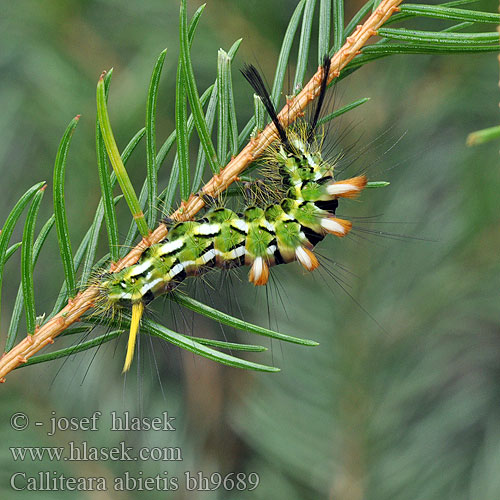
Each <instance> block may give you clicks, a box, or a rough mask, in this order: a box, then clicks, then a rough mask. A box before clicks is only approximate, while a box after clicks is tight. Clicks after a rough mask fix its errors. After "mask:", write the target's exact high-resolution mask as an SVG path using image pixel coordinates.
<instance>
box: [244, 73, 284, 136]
mask: <svg viewBox="0 0 500 500" xmlns="http://www.w3.org/2000/svg"><path fill="white" fill-rule="evenodd" d="M241 74H242V75H243V76H244V77H245V78H246V80H247V81H248V83H249V84H250V85H251V86H252V88H253V89H254V90H255V93H256V94H257V95H258V96H259V97H260V100H261V101H262V104H264V106H265V108H266V111H267V113H268V114H269V116H270V117H271V120H272V121H273V123H274V125H275V127H276V129H277V130H278V134H279V136H280V139H281V141H282V142H283V144H284V145H287V144H288V139H287V136H286V132H285V129H284V128H283V125H281V123H280V121H279V118H278V113H276V109H275V107H274V105H273V103H272V101H271V96H270V95H269V92H268V91H267V88H266V85H265V84H264V81H263V80H262V77H261V76H260V73H259V72H258V71H257V68H256V67H255V66H253V65H252V64H248V65H246V66H245V67H244V68H243V69H242V70H241Z"/></svg>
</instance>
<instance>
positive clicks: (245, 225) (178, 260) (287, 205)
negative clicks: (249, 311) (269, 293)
mask: <svg viewBox="0 0 500 500" xmlns="http://www.w3.org/2000/svg"><path fill="white" fill-rule="evenodd" d="M322 68H323V80H322V85H321V91H320V95H319V97H318V103H317V106H316V109H315V112H314V114H313V117H312V119H311V121H310V123H304V122H302V123H299V124H297V125H292V126H290V127H288V128H286V129H285V128H284V127H283V126H282V124H281V123H280V121H279V119H278V116H277V113H276V110H275V108H274V106H273V104H272V102H271V99H270V96H269V94H268V92H267V89H266V87H265V85H264V83H263V81H262V78H261V77H260V75H259V73H258V72H257V70H256V69H255V68H254V67H253V66H248V67H246V68H245V69H244V70H243V71H242V73H243V75H244V77H245V78H246V79H247V80H248V82H249V83H250V84H251V86H252V87H253V89H254V91H255V92H256V94H257V95H258V96H259V98H260V99H261V101H262V103H263V104H264V106H265V108H266V110H267V112H268V114H269V116H270V118H271V120H272V121H273V123H274V125H275V126H276V129H277V133H278V137H277V139H276V140H275V141H274V142H273V143H272V144H271V146H270V147H269V148H268V149H267V151H266V152H265V154H264V156H263V158H262V160H261V162H262V164H263V172H264V174H266V173H269V177H270V179H272V180H270V184H269V185H268V186H267V188H268V189H269V190H271V191H273V193H271V196H269V198H270V199H272V200H273V202H272V203H270V204H265V203H260V204H259V203H255V204H252V205H251V206H247V207H246V208H245V209H244V210H243V211H242V212H241V213H238V212H236V211H234V210H231V209H230V208H227V207H225V206H221V207H217V208H214V209H212V210H210V211H208V212H207V213H206V214H205V215H204V217H203V218H201V219H198V220H194V221H187V222H179V223H177V224H175V225H173V226H172V227H171V229H170V232H169V233H168V236H167V237H166V238H165V239H164V240H163V241H161V242H159V243H157V244H155V245H152V246H151V247H149V248H148V249H147V250H146V251H145V252H144V253H143V254H142V256H141V258H140V260H139V261H138V262H137V263H136V264H135V265H133V266H130V267H128V268H125V269H123V270H122V271H120V272H117V273H114V274H111V273H107V274H105V275H104V276H101V277H100V278H99V281H98V283H97V284H98V288H99V292H100V304H98V308H99V307H100V308H101V309H113V308H115V307H120V306H124V307H128V308H130V307H131V309H132V321H131V326H130V334H129V341H128V347H127V354H126V359H125V364H124V368H123V371H124V372H125V371H127V370H128V369H129V368H130V365H131V363H132V359H133V355H134V347H135V340H136V336H137V333H138V331H139V327H140V321H141V317H142V314H143V312H144V308H145V305H147V304H148V303H149V302H151V301H152V300H153V299H155V298H156V297H158V296H160V295H163V294H166V293H169V292H171V291H172V290H174V289H175V288H176V287H177V286H178V285H179V284H180V283H181V282H182V281H183V280H184V279H185V278H186V277H188V276H196V275H200V274H202V273H204V272H207V271H208V270H210V269H212V268H216V267H217V268H221V269H230V268H234V267H238V266H244V265H245V266H249V267H250V270H249V273H248V280H249V281H250V282H251V283H253V284H254V285H256V286H262V285H265V284H266V283H267V282H268V279H269V268H270V267H272V266H274V265H279V264H286V263H289V262H293V261H298V262H299V263H300V264H301V265H302V266H303V267H304V268H305V269H306V270H308V271H313V270H314V269H316V268H317V267H318V265H319V262H318V259H317V257H316V256H315V254H314V253H313V249H314V247H315V246H316V245H317V244H318V243H319V242H320V241H321V240H322V239H323V238H324V236H325V235H326V234H333V235H335V236H337V237H340V238H342V237H344V236H346V235H347V234H348V233H349V231H350V230H351V227H352V224H351V222H350V221H348V220H344V219H341V218H339V217H337V216H336V215H335V212H336V209H337V206H338V203H339V199H340V198H354V197H356V196H357V195H359V193H360V192H361V191H362V190H363V188H364V187H365V186H366V183H367V179H366V177H365V176H364V175H360V176H356V177H353V178H350V179H343V180H337V179H335V176H334V170H335V162H332V163H330V162H328V161H326V160H325V159H324V158H323V157H322V154H321V149H322V145H323V138H322V136H321V135H320V134H318V133H317V131H316V128H317V123H318V118H319V114H320V111H321V106H322V104H323V102H324V97H325V93H326V87H327V86H326V83H327V77H328V72H329V68H330V60H329V59H328V58H325V62H324V64H323V66H322Z"/></svg>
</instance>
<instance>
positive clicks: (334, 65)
mask: <svg viewBox="0 0 500 500" xmlns="http://www.w3.org/2000/svg"><path fill="white" fill-rule="evenodd" d="M401 2H402V0H383V1H382V2H381V3H380V4H379V6H378V7H377V8H376V9H375V11H374V12H373V13H372V14H371V15H370V17H369V18H368V19H367V20H366V21H365V23H364V24H362V25H359V26H358V27H357V28H356V30H355V31H354V33H353V34H352V35H351V36H349V37H348V38H347V40H346V42H345V44H344V45H343V46H342V47H341V48H340V50H339V51H337V52H336V53H335V54H334V55H333V57H332V58H331V66H330V72H329V77H328V83H330V82H331V81H332V80H333V79H334V78H336V77H338V76H339V75H340V71H341V70H342V69H344V68H345V67H346V65H347V64H348V63H349V62H350V61H352V59H353V58H354V57H355V56H356V55H357V54H359V51H360V50H361V48H362V47H364V46H365V45H366V43H367V42H368V40H369V39H370V38H371V37H372V36H374V35H377V30H378V29H379V28H380V27H381V26H382V25H383V24H384V23H385V22H386V21H387V20H388V19H389V18H390V17H391V15H392V14H393V13H394V12H397V11H398V5H399V4H400V3H401ZM321 79H322V69H321V68H319V69H318V71H317V72H316V73H315V74H314V76H313V77H312V78H311V79H310V80H309V82H308V83H307V84H306V85H305V86H304V88H303V89H302V91H301V92H300V93H299V94H298V95H297V96H296V97H295V98H293V99H292V100H290V101H289V102H288V103H287V104H286V105H285V106H284V108H283V109H282V110H281V111H280V113H279V119H280V121H281V123H282V124H283V125H284V126H285V127H287V126H289V125H290V124H291V123H293V122H294V121H295V120H296V119H297V118H298V117H300V116H301V115H302V113H303V111H304V109H305V108H306V107H307V106H308V105H309V104H310V103H311V101H313V100H314V99H315V98H316V97H317V96H318V93H319V90H320V85H321ZM276 137H277V130H276V127H275V126H274V124H273V123H270V124H269V125H268V126H267V127H266V128H265V129H264V130H263V131H262V132H261V133H260V134H259V135H257V136H256V137H255V138H253V139H251V140H250V141H249V143H248V144H247V145H246V146H245V148H243V149H242V151H241V152H240V153H239V154H238V155H237V156H235V157H234V158H233V159H232V160H231V161H230V162H229V163H228V164H227V165H226V167H225V168H224V169H222V170H221V172H220V173H219V174H216V175H214V176H213V177H212V179H211V180H210V181H209V182H208V183H207V184H206V185H205V186H204V188H203V189H202V190H201V192H200V194H191V196H190V198H189V199H188V200H187V201H183V202H182V203H181V206H180V207H179V209H178V210H177V211H176V212H175V213H174V214H173V215H172V216H171V217H172V218H173V219H175V220H178V221H184V220H189V219H192V218H193V217H194V216H195V215H196V214H197V213H198V212H199V211H200V210H201V209H202V208H203V206H204V205H205V203H204V201H203V196H204V195H209V196H212V197H216V196H218V195H219V194H220V193H222V192H223V191H224V190H226V189H227V188H228V187H229V186H230V185H231V184H232V183H233V182H234V181H235V180H237V178H238V175H239V174H240V173H241V172H243V171H244V170H245V168H246V167H247V166H248V165H249V164H251V163H252V162H253V161H255V160H256V159H257V158H258V157H259V156H260V155H261V154H262V153H263V152H264V151H265V150H266V148H267V147H268V146H269V145H270V144H271V143H272V142H273V141H274V140H275V139H276ZM167 233H168V230H167V227H166V226H165V225H164V224H160V225H159V226H158V227H157V228H156V230H155V231H154V232H153V233H151V234H150V235H149V236H148V237H145V238H143V239H142V240H141V242H140V243H139V244H138V245H136V247H135V248H133V249H132V250H131V251H130V252H129V253H128V254H127V255H126V256H125V257H124V258H123V259H121V260H120V261H118V262H116V263H113V264H112V265H111V271H113V272H116V271H119V270H121V269H123V268H125V267H128V266H131V265H133V264H135V263H136V262H137V260H138V259H139V258H140V256H141V254H142V253H143V252H144V250H146V248H148V247H149V246H150V245H152V244H155V243H158V242H159V241H161V240H163V239H164V238H165V237H166V236H167ZM97 295H98V290H97V287H96V286H90V287H88V288H87V289H85V290H83V291H81V292H79V293H78V294H77V295H76V296H75V297H74V298H73V299H70V300H69V301H68V304H67V305H66V306H65V307H64V308H63V309H62V310H61V311H60V312H59V313H58V314H56V315H55V316H54V317H53V318H51V319H50V320H49V321H48V322H47V323H45V324H44V325H43V326H41V327H37V328H36V330H35V332H34V333H33V334H32V335H30V334H28V335H27V336H26V337H25V338H24V339H23V340H22V341H21V342H20V343H18V344H17V345H16V346H15V347H14V348H12V349H11V350H10V351H9V352H7V353H4V355H3V356H2V357H1V358H0V382H5V376H6V375H7V374H8V373H9V372H10V371H12V370H13V369H15V368H17V367H18V366H19V365H21V364H23V363H26V361H27V360H28V358H30V357H31V356H32V355H34V354H35V353H36V352H38V351H40V350H41V349H43V347H45V346H46V345H47V344H51V343H53V342H54V338H55V337H57V336H58V335H60V334H61V333H62V332H63V331H64V330H65V329H66V328H68V327H69V326H70V325H71V324H73V323H75V322H76V321H78V320H79V319H80V318H81V317H82V315H83V314H84V313H85V312H86V311H88V310H89V309H91V308H92V307H93V305H94V302H95V300H96V298H97Z"/></svg>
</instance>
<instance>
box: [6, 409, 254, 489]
mask: <svg viewBox="0 0 500 500" xmlns="http://www.w3.org/2000/svg"><path fill="white" fill-rule="evenodd" d="M101 417H102V413H101V412H98V411H96V412H94V413H93V414H92V415H91V416H89V417H61V416H56V415H55V412H52V416H51V417H50V418H49V419H48V421H47V422H44V421H34V422H31V421H30V418H29V417H28V415H26V414H25V413H22V412H17V413H15V414H13V415H12V416H11V420H10V423H11V427H12V429H14V430H16V431H24V430H26V429H28V428H30V427H33V428H34V427H39V428H42V429H44V430H46V432H45V434H46V435H47V436H49V437H52V436H54V435H55V434H56V433H64V432H66V431H81V432H87V431H97V430H99V427H100V426H101V427H103V428H104V426H103V425H102V423H103V421H104V420H105V419H101ZM109 417H110V418H109V425H106V426H105V428H106V429H107V430H110V431H141V430H142V431H163V432H175V430H176V429H175V425H174V421H175V417H171V416H169V415H168V412H163V413H162V414H161V416H158V417H154V418H151V417H133V416H131V415H130V414H129V412H123V413H122V414H117V413H116V412H114V411H113V412H111V413H110V415H109ZM9 450H10V453H11V456H12V460H13V461H14V462H16V463H25V462H32V463H33V462H38V463H47V462H53V463H57V462H63V461H64V462H88V461H90V462H98V461H119V462H133V461H153V462H182V461H183V454H182V449H181V447H179V446H152V447H149V446H143V447H140V448H137V449H136V448H134V447H133V446H127V444H126V442H125V441H120V442H119V443H117V445H116V446H92V445H91V444H90V443H89V441H87V440H83V441H76V440H72V441H69V442H67V443H66V445H65V446H10V447H9ZM259 482H260V478H259V475H258V474H257V473H255V472H250V473H244V472H229V473H226V474H222V473H219V472H213V473H206V472H202V471H197V472H192V471H183V472H182V473H180V474H179V475H169V472H168V471H166V470H163V471H161V472H159V473H158V474H156V475H154V476H146V475H144V474H143V472H141V471H140V472H138V473H137V474H136V475H134V474H132V473H131V472H130V471H126V472H124V473H123V474H122V475H120V476H117V477H114V478H112V479H110V478H109V476H108V477H87V476H85V477H83V476H81V477H74V476H69V475H65V474H62V473H60V472H57V471H41V472H37V473H27V472H21V471H18V472H15V473H14V474H12V475H11V477H10V486H11V488H12V489H13V490H15V491H23V490H25V491H107V490H109V489H113V490H115V491H174V490H177V489H179V488H184V489H186V490H188V491H193V490H196V491H211V490H216V489H219V488H223V489H225V490H228V491H232V490H237V491H244V490H247V491H252V490H254V489H255V488H257V486H258V485H259ZM111 483H112V484H111Z"/></svg>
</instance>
